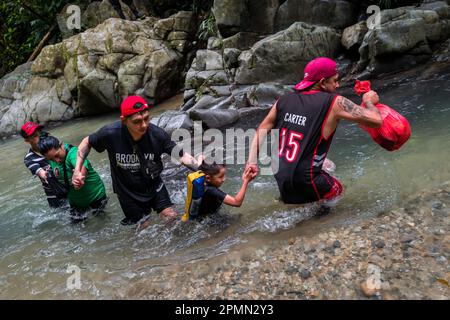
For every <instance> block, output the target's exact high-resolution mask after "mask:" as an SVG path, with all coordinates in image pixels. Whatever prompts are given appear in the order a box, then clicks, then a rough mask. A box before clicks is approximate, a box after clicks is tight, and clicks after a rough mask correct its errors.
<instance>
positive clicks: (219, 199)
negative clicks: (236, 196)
mask: <svg viewBox="0 0 450 320" xmlns="http://www.w3.org/2000/svg"><path fill="white" fill-rule="evenodd" d="M226 196H227V194H226V193H225V192H223V191H221V190H220V189H217V188H216V187H213V186H206V188H205V193H204V195H203V197H202V202H201V203H200V209H199V213H198V216H199V217H203V216H205V215H208V214H212V213H215V212H217V210H219V208H220V207H221V206H222V203H223V200H224V199H225V197H226Z"/></svg>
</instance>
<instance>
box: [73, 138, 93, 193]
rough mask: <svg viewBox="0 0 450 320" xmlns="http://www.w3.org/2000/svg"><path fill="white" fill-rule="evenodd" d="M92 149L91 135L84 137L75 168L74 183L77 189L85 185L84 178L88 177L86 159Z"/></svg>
mask: <svg viewBox="0 0 450 320" xmlns="http://www.w3.org/2000/svg"><path fill="white" fill-rule="evenodd" d="M90 151H91V146H90V144H89V137H86V138H84V139H83V140H82V141H81V143H80V145H79V146H78V151H77V163H76V164H75V169H74V170H73V176H72V184H73V186H74V187H75V189H80V188H81V187H82V186H83V185H84V179H85V178H86V170H82V169H83V163H84V160H86V158H87V156H88V154H89V152H90Z"/></svg>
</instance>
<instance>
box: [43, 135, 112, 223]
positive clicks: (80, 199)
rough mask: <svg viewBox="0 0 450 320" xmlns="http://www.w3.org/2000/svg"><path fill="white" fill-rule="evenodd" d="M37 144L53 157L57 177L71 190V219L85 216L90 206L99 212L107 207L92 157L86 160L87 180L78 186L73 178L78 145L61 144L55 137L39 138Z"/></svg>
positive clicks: (75, 219)
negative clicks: (76, 186) (75, 186)
mask: <svg viewBox="0 0 450 320" xmlns="http://www.w3.org/2000/svg"><path fill="white" fill-rule="evenodd" d="M38 147H39V149H40V151H41V153H42V154H43V155H44V156H45V157H46V158H47V159H48V160H50V165H51V167H52V169H53V171H54V173H55V176H56V177H57V178H58V180H59V181H60V182H61V183H63V184H65V185H66V187H67V188H68V189H69V193H68V195H67V198H68V199H69V204H70V207H71V210H70V212H71V218H72V220H73V221H74V222H78V221H82V220H84V219H86V213H87V211H88V210H89V209H92V210H94V211H93V213H94V214H97V213H99V212H100V211H102V210H103V209H104V207H105V206H106V203H107V201H108V198H107V196H106V191H105V185H104V184H103V181H102V180H101V178H100V176H99V175H98V173H97V172H96V171H95V170H94V169H93V168H92V166H91V163H90V162H89V160H87V159H86V160H85V161H84V163H83V169H82V170H83V171H84V173H85V175H86V182H85V184H84V186H83V187H82V188H80V189H75V188H74V186H73V185H72V184H71V183H70V181H72V174H73V169H74V168H75V164H76V161H77V150H78V148H77V147H74V146H71V145H69V144H68V143H64V144H63V143H61V142H59V140H58V139H56V138H55V137H52V136H48V137H46V138H43V139H40V141H39V144H38Z"/></svg>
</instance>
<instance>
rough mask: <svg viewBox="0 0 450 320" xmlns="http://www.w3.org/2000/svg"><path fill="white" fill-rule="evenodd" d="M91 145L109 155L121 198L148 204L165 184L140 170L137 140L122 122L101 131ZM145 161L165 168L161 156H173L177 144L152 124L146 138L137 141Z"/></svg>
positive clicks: (115, 187) (90, 138)
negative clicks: (162, 165) (150, 177)
mask: <svg viewBox="0 0 450 320" xmlns="http://www.w3.org/2000/svg"><path fill="white" fill-rule="evenodd" d="M89 144H90V145H91V146H92V147H93V148H94V149H95V150H96V151H97V152H103V151H105V150H107V151H108V157H109V162H110V165H111V177H112V182H113V189H114V192H115V193H117V194H118V195H119V196H121V195H122V196H126V197H129V198H131V199H134V200H137V201H140V202H147V201H150V200H151V199H152V198H153V197H154V196H155V194H156V190H157V188H159V187H160V186H161V184H162V180H161V178H160V177H157V178H154V179H149V178H148V177H147V176H145V175H144V174H143V173H142V171H141V168H140V162H139V156H138V155H137V154H136V153H135V152H134V151H133V150H134V149H133V140H132V137H131V135H130V133H129V132H128V129H127V127H126V126H125V125H122V123H121V121H117V122H114V123H112V124H110V125H106V126H104V127H103V128H101V129H99V130H98V131H97V132H95V133H93V134H91V135H90V136H89ZM136 145H137V146H138V148H139V149H140V150H141V153H142V155H143V157H144V159H145V161H147V163H148V160H153V162H155V163H159V164H161V155H162V154H164V153H166V154H169V155H170V154H171V152H172V149H173V148H174V147H175V146H176V144H175V142H173V141H172V140H171V139H170V136H169V135H168V134H167V132H165V131H164V130H163V129H161V128H159V127H158V126H155V125H154V124H151V123H150V124H149V128H148V130H147V132H146V133H145V134H144V136H143V137H142V138H141V139H140V140H139V141H136Z"/></svg>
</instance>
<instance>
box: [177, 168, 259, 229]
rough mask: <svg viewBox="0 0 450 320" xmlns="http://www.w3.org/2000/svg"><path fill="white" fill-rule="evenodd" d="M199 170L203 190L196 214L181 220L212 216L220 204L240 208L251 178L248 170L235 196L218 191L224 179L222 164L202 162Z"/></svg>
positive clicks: (191, 213) (224, 171)
mask: <svg viewBox="0 0 450 320" xmlns="http://www.w3.org/2000/svg"><path fill="white" fill-rule="evenodd" d="M199 170H200V171H201V172H202V173H203V174H204V181H205V189H204V193H203V196H202V197H201V201H200V203H199V206H198V208H197V209H196V210H195V211H196V212H195V213H194V212H190V215H189V217H186V215H185V216H184V219H183V220H187V219H189V218H190V219H195V218H200V217H204V216H206V215H209V214H213V213H215V212H217V211H218V210H219V208H220V207H221V206H222V204H226V205H229V206H233V207H240V206H241V205H242V203H243V202H244V198H245V193H246V192H247V187H248V184H249V182H250V181H251V180H253V178H252V173H251V170H250V168H248V169H247V170H245V171H244V173H243V174H242V186H241V188H240V190H239V192H238V193H237V194H236V195H235V196H232V195H229V194H226V193H225V192H223V191H222V190H220V189H219V188H220V187H221V186H222V184H223V183H224V181H225V179H226V168H225V166H224V165H222V164H217V163H215V162H213V163H210V164H208V163H206V162H205V161H202V162H201V164H200V166H199Z"/></svg>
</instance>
